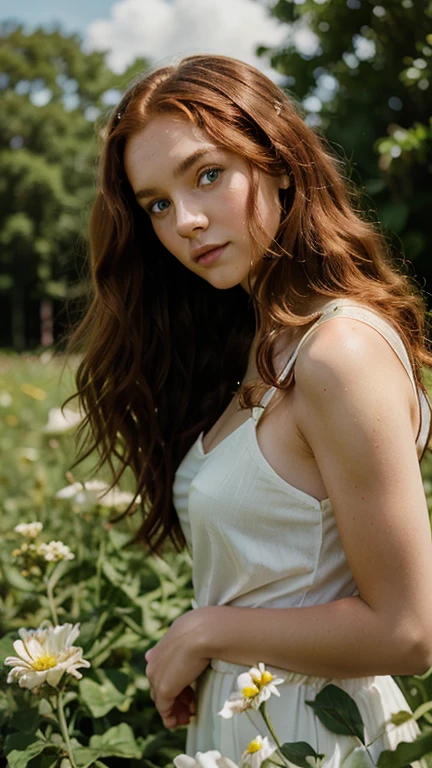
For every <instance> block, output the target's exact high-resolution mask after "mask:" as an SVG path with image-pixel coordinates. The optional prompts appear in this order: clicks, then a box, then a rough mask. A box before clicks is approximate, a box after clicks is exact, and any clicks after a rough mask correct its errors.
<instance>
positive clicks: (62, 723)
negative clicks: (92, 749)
mask: <svg viewBox="0 0 432 768" xmlns="http://www.w3.org/2000/svg"><path fill="white" fill-rule="evenodd" d="M57 714H58V721H59V725H60V730H61V732H62V736H63V738H64V741H65V744H66V749H67V753H68V757H69V760H70V764H71V765H72V768H78V766H77V764H76V762H75V759H74V756H73V752H72V744H71V740H70V738H69V731H68V727H67V723H66V718H65V713H64V709H63V694H62V693H61V692H60V691H59V692H58V694H57Z"/></svg>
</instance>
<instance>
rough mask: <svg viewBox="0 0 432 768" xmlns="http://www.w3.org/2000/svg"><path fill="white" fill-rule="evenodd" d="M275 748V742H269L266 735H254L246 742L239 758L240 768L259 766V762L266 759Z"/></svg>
mask: <svg viewBox="0 0 432 768" xmlns="http://www.w3.org/2000/svg"><path fill="white" fill-rule="evenodd" d="M275 749H276V744H270V742H269V740H268V738H267V736H264V738H262V736H255V738H254V739H253V741H251V742H250V744H248V746H247V747H246V749H245V751H244V752H243V754H242V756H241V759H240V768H246V766H250V768H261V763H263V762H264V760H267V758H268V757H270V755H271V754H273V752H274V751H275Z"/></svg>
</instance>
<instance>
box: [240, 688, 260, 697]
mask: <svg viewBox="0 0 432 768" xmlns="http://www.w3.org/2000/svg"><path fill="white" fill-rule="evenodd" d="M242 693H243V696H245V697H246V698H247V699H251V698H253V696H256V695H257V693H258V688H257V687H256V685H247V686H246V688H243V691H242Z"/></svg>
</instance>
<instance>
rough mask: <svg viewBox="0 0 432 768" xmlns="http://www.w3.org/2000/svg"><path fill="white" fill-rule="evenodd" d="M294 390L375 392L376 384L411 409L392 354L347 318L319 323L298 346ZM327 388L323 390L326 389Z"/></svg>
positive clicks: (407, 386) (408, 387)
mask: <svg viewBox="0 0 432 768" xmlns="http://www.w3.org/2000/svg"><path fill="white" fill-rule="evenodd" d="M295 379H296V387H297V389H301V390H302V391H303V392H305V393H308V394H309V395H311V394H313V393H314V394H315V395H319V393H322V392H323V391H324V388H325V390H326V391H327V392H329V391H330V393H331V392H334V393H335V395H338V394H340V391H341V388H342V391H344V392H345V391H347V390H346V389H345V388H347V387H350V390H351V391H352V388H353V387H354V391H355V390H357V389H358V388H359V387H361V388H362V389H363V388H364V387H365V386H366V387H369V388H372V389H374V390H376V388H377V387H378V386H379V384H380V382H381V383H382V384H383V385H385V388H386V389H387V387H388V384H389V382H390V381H391V383H392V389H393V391H394V390H395V388H396V390H399V393H400V396H402V397H404V399H408V400H409V401H410V404H411V405H412V406H415V396H414V391H413V388H412V384H411V381H410V379H409V376H408V374H407V372H406V370H405V367H404V366H403V364H402V362H401V361H400V359H399V357H398V355H397V354H396V352H395V350H394V349H393V348H392V346H391V345H390V344H389V342H388V341H387V340H386V339H385V338H384V336H382V335H381V333H379V331H377V330H375V328H372V327H371V326H370V325H367V324H366V323H364V322H362V321H361V320H356V319H352V318H349V317H334V318H332V319H331V320H329V321H327V322H324V323H322V325H320V326H319V327H318V328H316V330H314V331H313V333H312V334H311V335H310V336H309V338H308V339H306V341H305V342H304V344H303V345H302V346H301V348H300V350H299V354H298V358H297V360H296V373H295ZM326 385H327V386H326Z"/></svg>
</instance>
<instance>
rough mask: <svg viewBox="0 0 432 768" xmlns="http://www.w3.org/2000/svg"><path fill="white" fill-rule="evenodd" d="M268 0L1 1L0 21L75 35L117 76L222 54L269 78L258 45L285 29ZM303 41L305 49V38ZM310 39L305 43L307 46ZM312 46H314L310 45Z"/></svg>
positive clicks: (278, 39) (281, 37)
mask: <svg viewBox="0 0 432 768" xmlns="http://www.w3.org/2000/svg"><path fill="white" fill-rule="evenodd" d="M271 3H272V0H55V1H54V0H43V2H37V0H13V2H12V3H11V2H10V0H0V20H1V21H5V20H15V21H20V22H22V23H23V24H24V25H25V27H26V28H27V30H28V31H30V30H31V29H32V28H34V27H35V26H37V25H43V26H44V27H47V26H53V25H54V24H55V23H56V22H57V23H59V24H60V25H61V28H62V30H63V31H64V32H78V33H79V34H80V35H81V36H82V38H83V41H84V46H85V48H86V49H87V50H91V49H97V50H106V51H108V52H109V54H108V58H107V62H108V64H109V65H110V66H111V67H112V68H113V69H114V70H116V71H118V72H121V71H122V70H124V68H125V67H126V66H127V65H128V64H130V63H131V62H132V61H133V59H134V58H135V57H137V56H144V57H147V58H149V59H150V60H151V62H152V64H154V65H160V64H164V63H165V62H166V61H168V60H170V59H171V58H173V57H177V58H180V57H181V56H183V55H187V54H190V53H200V52H201V53H202V52H207V53H222V54H226V55H228V56H233V57H235V58H239V59H243V60H244V61H248V62H249V63H251V64H254V65H255V66H258V67H259V68H260V69H261V70H262V71H266V72H267V74H269V68H268V64H267V62H266V60H265V59H263V58H260V59H259V58H257V57H256V56H255V53H254V51H255V48H256V46H257V45H259V44H265V45H270V46H278V45H280V44H282V43H283V42H284V41H285V40H286V36H287V25H286V24H284V25H281V24H280V23H279V22H278V21H277V20H276V19H273V18H272V17H271V16H270V14H269V12H268V6H269V5H271ZM305 42H306V44H307V33H306V38H305ZM310 42H311V41H310V40H309V44H310ZM312 42H313V41H312Z"/></svg>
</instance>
